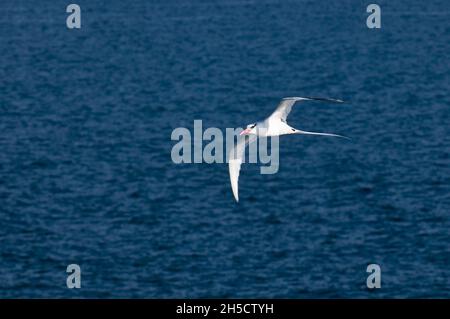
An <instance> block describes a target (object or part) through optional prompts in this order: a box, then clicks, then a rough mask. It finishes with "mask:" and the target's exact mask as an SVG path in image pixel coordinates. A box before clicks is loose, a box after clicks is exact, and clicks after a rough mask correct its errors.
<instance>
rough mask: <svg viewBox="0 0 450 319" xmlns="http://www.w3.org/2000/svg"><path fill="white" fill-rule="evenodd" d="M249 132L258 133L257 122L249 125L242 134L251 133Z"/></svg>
mask: <svg viewBox="0 0 450 319" xmlns="http://www.w3.org/2000/svg"><path fill="white" fill-rule="evenodd" d="M249 134H255V135H256V123H253V124H249V125H247V128H246V129H245V130H243V131H242V132H241V134H240V135H249Z"/></svg>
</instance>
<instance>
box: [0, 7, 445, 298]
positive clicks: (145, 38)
mask: <svg viewBox="0 0 450 319" xmlns="http://www.w3.org/2000/svg"><path fill="white" fill-rule="evenodd" d="M74 2H75V3H77V4H79V5H80V7H81V18H82V27H81V29H79V30H69V29H68V28H67V27H66V24H65V22H66V17H67V15H68V14H67V13H66V12H65V11H66V10H65V9H66V6H67V4H68V2H66V1H49V0H47V1H25V0H15V1H12V0H2V1H1V2H0V297H2V298H19V297H29V298H43V297H48V298H60V297H65V298H138V297H139V298H169V297H179V298H196V297H199V298H201V297H226V298H231V297H241V298H247V297H279V298H412V297H416V298H430V297H437V298H444V297H446V298H448V297H450V279H449V278H450V247H449V241H450V233H449V232H450V219H449V212H450V170H449V164H450V125H449V123H450V96H449V85H450V62H449V54H450V41H449V38H450V23H449V21H450V5H449V2H448V1H446V0H434V1H419V0H410V1H386V0H383V1H377V2H376V3H378V4H379V5H380V7H381V10H382V15H381V23H382V27H381V29H376V30H375V29H368V28H367V26H366V18H367V16H368V13H366V6H367V5H368V4H369V3H370V2H367V1H358V0H342V1H313V0H299V1H275V0H261V1H256V0H230V1H187V0H179V1H170V0H166V1H162V0H161V1H160V0H154V1H150V0H149V1H144V0H135V1H129V2H125V1H118V0H109V1H106V0H105V1H101V0H96V1H87V0H77V1H74ZM299 95H300V96H301V95H309V96H324V97H334V98H340V99H344V100H345V101H347V103H346V104H343V105H326V104H315V103H309V104H308V103H305V104H303V105H301V106H296V107H295V108H294V110H293V112H292V113H291V115H290V117H289V121H290V124H291V125H292V126H294V127H297V128H300V129H304V130H316V131H324V132H335V133H339V134H344V135H347V136H349V137H351V138H352V139H351V140H350V141H346V140H342V139H332V138H322V137H314V136H287V137H283V138H281V139H280V148H281V153H280V169H279V172H278V173H277V174H274V175H261V174H259V167H260V165H258V164H244V165H243V167H242V171H241V176H240V202H239V203H238V204H237V203H236V202H235V201H234V199H233V197H232V193H231V188H230V184H229V177H228V168H227V165H226V164H178V165H177V164H174V163H173V162H172V160H171V156H170V152H171V149H172V146H173V145H174V144H175V142H174V141H171V133H172V131H173V130H174V129H175V128H177V127H186V128H189V129H192V127H193V121H194V120H195V119H201V120H203V126H204V127H218V128H221V129H225V128H226V127H243V126H245V125H247V124H249V123H253V122H255V121H257V120H260V119H263V118H264V117H266V116H267V115H269V114H270V113H271V112H272V110H273V109H274V108H275V107H276V105H277V103H278V102H279V100H280V99H281V98H282V97H285V96H299ZM72 263H75V264H78V265H80V267H81V285H82V287H81V289H68V288H67V287H66V278H67V275H68V274H67V273H66V267H67V265H69V264H72ZM371 263H376V264H379V265H380V267H381V288H380V289H376V290H369V289H368V288H367V287H366V278H367V276H368V273H367V272H366V267H367V265H368V264H371Z"/></svg>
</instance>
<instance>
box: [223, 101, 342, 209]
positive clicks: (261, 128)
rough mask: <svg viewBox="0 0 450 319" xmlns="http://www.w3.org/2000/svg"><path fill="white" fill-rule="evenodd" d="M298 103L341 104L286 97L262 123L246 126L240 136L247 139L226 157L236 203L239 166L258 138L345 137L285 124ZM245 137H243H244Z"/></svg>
mask: <svg viewBox="0 0 450 319" xmlns="http://www.w3.org/2000/svg"><path fill="white" fill-rule="evenodd" d="M298 101H322V102H331V103H343V101H341V100H336V99H328V98H314V97H287V98H284V99H283V100H281V102H280V104H279V105H278V107H277V108H276V109H275V111H274V112H273V113H272V114H271V115H270V116H269V117H268V118H266V119H265V120H264V121H260V122H257V123H254V124H249V125H247V128H246V129H245V130H244V131H242V132H241V135H248V138H244V139H241V140H240V141H239V142H238V143H237V145H236V146H235V147H234V148H233V149H232V150H231V152H230V154H229V155H228V169H229V173H230V182H231V188H232V190H233V195H234V198H235V199H236V201H239V195H238V179H239V172H240V169H241V164H242V161H243V158H244V153H245V147H246V146H247V145H248V144H250V143H252V142H254V141H256V140H257V138H258V137H271V136H281V135H287V134H307V135H322V136H335V137H345V136H342V135H337V134H331V133H318V132H307V131H302V130H298V129H295V128H293V127H292V126H290V125H289V124H288V123H287V117H288V115H289V113H290V112H291V110H292V107H293V106H294V104H295V103H296V102H298ZM244 137H245V136H244Z"/></svg>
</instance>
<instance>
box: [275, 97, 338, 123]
mask: <svg viewBox="0 0 450 319" xmlns="http://www.w3.org/2000/svg"><path fill="white" fill-rule="evenodd" d="M297 101H321V102H331V103H344V102H343V101H341V100H337V99H329V98H321V97H285V98H284V99H282V100H281V102H280V104H278V107H277V108H276V109H275V111H274V112H273V113H272V114H271V115H270V116H269V119H278V120H281V121H283V122H286V119H287V117H288V115H289V113H291V110H292V106H293V105H294V104H295V102H297Z"/></svg>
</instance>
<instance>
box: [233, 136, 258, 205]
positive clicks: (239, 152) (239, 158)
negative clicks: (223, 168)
mask: <svg viewBox="0 0 450 319" xmlns="http://www.w3.org/2000/svg"><path fill="white" fill-rule="evenodd" d="M255 140H257V137H256V136H255V135H247V136H244V137H243V138H241V139H239V141H238V142H237V144H236V145H233V148H232V149H231V150H230V153H229V154H228V172H229V173H230V182H231V189H232V190H233V195H234V198H235V199H236V201H237V202H239V191H238V181H239V172H240V170H241V164H242V162H243V159H244V155H245V147H246V146H247V145H248V144H250V143H253V142H254V141H255Z"/></svg>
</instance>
